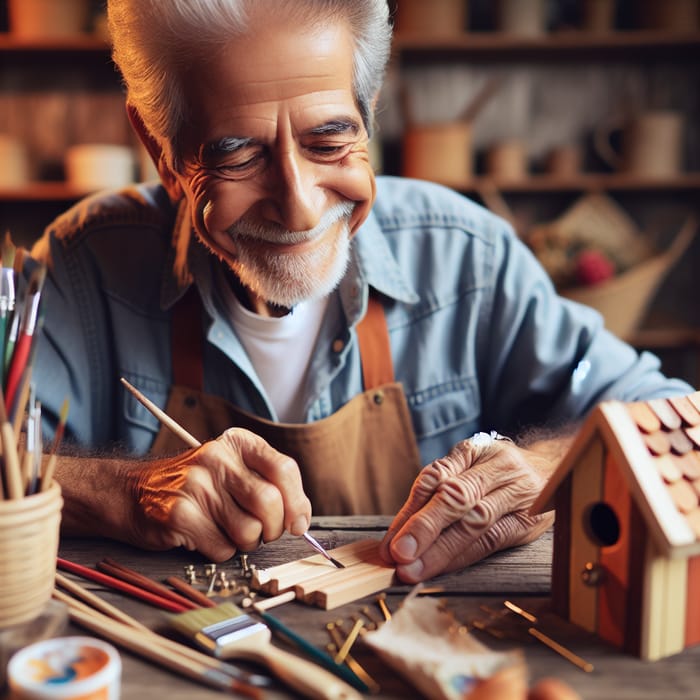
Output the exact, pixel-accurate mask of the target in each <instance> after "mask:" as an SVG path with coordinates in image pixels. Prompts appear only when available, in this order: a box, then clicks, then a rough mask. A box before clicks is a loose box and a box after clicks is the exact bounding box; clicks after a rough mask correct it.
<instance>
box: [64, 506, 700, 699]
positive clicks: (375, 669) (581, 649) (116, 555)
mask: <svg viewBox="0 0 700 700" xmlns="http://www.w3.org/2000/svg"><path fill="white" fill-rule="evenodd" d="M389 522H390V518H384V517H357V516H355V517H343V518H331V517H323V518H314V521H313V524H312V528H311V533H312V534H313V535H314V537H316V538H317V539H318V540H319V542H321V544H323V545H324V547H327V548H330V549H332V548H333V547H337V546H339V545H341V544H345V543H349V542H354V541H356V540H359V539H364V538H368V537H371V538H376V539H381V537H382V535H383V533H384V530H385V528H386V527H387V525H388V524H389ZM551 551H552V538H551V531H550V532H548V533H546V534H545V535H544V536H543V537H542V538H540V539H539V540H538V541H536V542H534V543H532V544H530V545H524V546H522V547H520V548H517V549H512V550H509V551H506V552H501V553H499V554H496V555H494V556H492V557H490V558H489V559H487V560H486V561H483V562H481V563H479V564H476V565H474V566H472V567H469V568H468V569H466V570H464V571H461V572H457V573H455V574H448V575H444V576H440V577H438V578H436V579H434V580H433V581H431V582H430V585H431V586H440V587H442V588H444V592H443V593H441V594H440V595H441V596H442V597H443V598H444V600H445V604H446V605H447V607H448V609H449V610H451V611H452V612H453V614H454V616H455V619H456V620H457V621H459V622H460V623H465V624H467V625H469V626H470V627H472V624H473V623H474V621H477V622H478V621H481V622H484V623H486V624H487V625H490V626H491V627H492V629H494V630H495V631H496V633H497V634H498V635H499V637H500V638H496V637H495V636H493V635H492V634H488V633H486V632H483V631H479V630H476V629H474V630H473V634H475V635H477V636H478V638H479V640H480V641H481V642H483V643H484V644H486V645H487V646H489V647H491V648H494V649H500V650H508V649H513V648H520V649H522V650H523V651H524V653H525V656H526V660H527V663H528V667H529V670H530V677H531V680H532V681H533V682H534V681H536V680H537V679H539V678H542V677H544V676H555V677H557V678H559V679H561V680H564V681H565V682H567V683H569V684H570V685H571V686H572V687H573V688H575V689H576V690H577V691H578V692H579V693H580V695H581V696H582V698H584V699H587V698H595V699H596V700H658V698H661V697H663V698H664V700H677V699H680V698H684V699H685V698H690V697H694V696H695V693H696V691H697V688H698V687H699V686H700V647H696V648H693V649H689V650H686V651H685V652H683V653H682V654H678V655H676V656H673V657H671V658H669V659H665V660H662V661H657V662H654V663H645V662H642V661H639V660H638V659H636V658H634V657H632V656H629V655H627V654H622V653H620V652H618V651H616V650H614V649H613V648H612V647H610V646H609V645H606V644H604V643H601V642H599V641H598V640H596V639H595V638H594V637H592V636H591V635H590V634H588V633H586V632H583V631H581V630H580V629H578V628H577V627H574V626H573V625H570V624H568V623H566V622H564V621H563V620H561V619H560V618H558V617H556V616H555V615H554V614H553V613H551V611H550V609H549V580H550V572H551ZM309 554H312V550H311V548H310V547H309V545H308V544H307V543H306V542H305V541H304V540H302V539H301V538H294V537H289V536H284V537H282V538H281V539H280V540H277V541H276V542H271V543H268V544H265V545H263V547H261V548H260V549H259V550H258V551H256V552H255V553H251V554H249V555H248V560H249V562H250V563H252V564H254V565H255V566H256V567H259V568H264V567H269V566H274V565H277V564H282V563H284V562H288V561H293V560H295V559H299V558H302V557H306V556H309ZM60 556H62V557H64V558H67V559H70V560H71V561H75V562H78V563H81V564H84V565H88V566H95V564H96V563H97V562H98V561H99V560H101V559H103V558H104V557H107V556H109V557H112V558H113V559H114V560H116V561H117V562H119V563H121V564H125V565H127V566H129V567H131V568H133V569H135V570H137V571H139V572H141V573H143V574H146V575H148V576H150V577H152V578H154V579H156V580H161V581H162V580H164V579H165V578H166V577H168V576H171V575H179V576H182V575H183V570H184V567H185V565H187V564H194V565H195V567H196V569H197V570H198V571H201V570H202V569H203V567H204V564H205V563H207V562H206V560H204V559H203V558H202V557H201V556H199V555H198V554H195V553H192V552H187V551H184V550H172V551H169V552H157V553H154V552H144V551H141V550H138V549H135V548H133V547H129V546H127V545H123V544H120V543H117V542H111V541H108V540H88V539H65V540H64V541H63V542H62V543H61V547H60ZM219 568H220V569H221V570H223V571H226V572H227V573H228V574H229V577H231V576H235V575H237V574H240V560H239V558H238V557H234V558H233V559H231V560H230V561H229V562H225V563H223V564H219ZM84 583H85V585H86V586H87V587H89V588H90V590H92V591H94V592H97V593H98V594H99V595H100V596H101V597H103V598H104V599H105V600H108V601H109V602H111V603H113V604H116V605H117V606H118V607H120V608H122V609H123V610H125V611H126V612H128V613H129V614H131V615H133V616H134V617H136V618H138V619H139V620H140V621H141V622H143V623H145V624H147V625H148V626H149V627H152V628H156V629H159V630H165V629H166V628H165V626H164V620H165V618H164V615H165V613H163V612H162V611H159V610H156V609H155V608H151V607H149V606H147V605H145V604H144V603H141V602H138V601H136V600H132V599H128V598H126V597H124V596H123V595H120V594H118V593H116V592H113V591H108V590H105V589H101V588H100V587H99V586H97V585H96V584H90V583H87V582H84ZM410 590H411V586H408V585H398V586H394V587H392V588H390V589H388V590H387V591H386V593H387V598H386V600H387V604H388V607H389V609H390V610H396V609H397V608H398V606H399V605H400V603H401V600H402V599H403V597H404V596H405V595H406V594H407V593H408V592H409V591H410ZM375 599H376V596H374V595H372V596H368V597H367V598H365V599H361V600H358V601H355V602H354V603H351V604H348V605H345V606H342V607H340V608H337V609H336V610H330V611H326V610H321V609H317V608H314V607H310V606H307V605H304V604H302V603H299V602H297V601H294V602H291V603H287V604H285V605H282V606H280V607H278V608H275V609H274V610H272V611H270V612H271V613H273V614H274V615H275V617H277V618H279V619H280V620H281V621H282V622H284V623H285V624H286V625H287V626H289V627H290V628H292V629H293V630H294V631H295V632H297V633H298V634H300V635H302V636H303V637H304V638H305V639H307V640H308V641H309V642H311V643H312V644H314V645H315V646H317V647H318V648H321V649H322V648H324V647H325V645H326V644H327V643H328V641H329V637H328V633H327V631H326V628H325V627H326V624H327V623H328V622H333V621H336V620H344V621H345V623H346V628H347V629H348V630H349V628H350V626H351V625H352V621H353V620H352V617H353V615H357V614H360V613H361V609H362V607H364V606H368V608H369V610H370V612H371V615H372V616H373V617H376V618H377V619H379V618H381V612H380V608H379V606H378V605H377V604H376V600H375ZM221 600H222V601H223V600H224V599H223V598H222V599H221ZM226 600H230V598H228V599H226ZM505 600H511V601H513V602H515V603H516V604H517V605H519V606H521V607H522V608H523V609H525V610H527V611H528V612H532V613H534V614H535V615H537V617H538V623H537V626H538V628H539V629H540V630H541V631H543V632H544V633H545V634H547V635H548V636H549V637H551V638H553V639H555V640H556V641H557V642H559V643H561V644H563V645H565V646H566V647H567V648H569V649H570V650H571V651H573V652H574V653H576V654H578V655H579V656H581V657H582V658H584V659H585V660H586V661H589V662H591V663H592V664H593V665H594V666H595V670H594V671H593V672H592V673H584V672H583V671H581V670H580V669H578V668H576V667H575V666H573V665H572V664H571V663H569V662H568V661H566V660H565V659H563V658H562V657H560V656H559V655H557V654H556V653H554V652H553V651H552V650H551V649H549V648H547V647H546V646H544V645H543V644H541V643H540V642H538V641H537V640H536V639H535V638H533V637H532V636H531V635H529V634H528V632H527V629H528V626H529V625H528V623H526V622H525V621H524V620H523V619H522V618H520V617H518V616H517V615H515V614H513V613H508V614H501V615H497V613H498V612H500V611H501V610H504V607H503V602H504V601H505ZM81 632H82V631H81V630H80V629H79V628H77V627H71V628H70V630H69V633H76V634H77V633H81ZM276 643H277V644H279V645H280V646H282V647H284V648H286V649H288V650H291V647H289V646H288V645H287V644H285V643H284V642H283V641H282V640H277V641H276ZM352 656H353V657H354V658H355V659H356V660H357V661H358V662H359V663H360V664H362V666H364V668H365V669H366V670H367V671H368V672H369V673H370V674H371V675H372V677H373V678H374V679H375V680H376V681H377V682H378V683H379V685H380V686H381V692H380V693H379V694H378V695H375V696H373V697H376V698H380V699H383V698H386V699H389V698H391V699H397V700H398V699H399V698H401V699H402V700H403V699H405V698H418V697H420V696H419V694H418V692H417V691H415V690H414V689H413V688H412V687H410V686H409V685H407V684H406V683H405V682H404V681H403V680H402V679H401V678H400V677H399V676H397V675H396V673H395V672H394V671H392V670H391V669H390V668H388V667H387V666H386V665H384V664H383V663H382V662H381V661H380V660H379V659H378V658H377V657H376V655H375V654H374V653H372V652H371V651H370V650H369V649H367V648H366V647H364V646H363V644H362V641H361V639H360V641H358V642H356V644H355V645H354V646H353V648H352ZM122 661H123V664H124V670H123V677H122V698H123V700H132V699H133V700H141V699H142V698H150V697H160V696H166V695H167V697H168V700H209V699H212V700H213V699H214V698H217V697H221V694H220V693H218V692H216V691H213V690H210V689H208V688H204V687H201V686H198V685H196V684H195V683H193V682H192V681H189V680H185V679H182V678H179V677H177V676H175V675H173V674H172V673H170V672H168V671H165V670H163V669H160V668H158V667H156V666H153V665H151V664H148V663H146V662H144V661H142V660H141V659H139V658H137V657H135V656H133V655H131V654H130V653H128V652H125V651H122ZM266 697H269V698H271V700H281V699H282V698H292V697H296V696H294V695H292V694H289V693H287V692H286V691H285V689H284V688H282V687H277V688H276V689H275V690H274V691H272V692H270V693H269V694H268V695H266Z"/></svg>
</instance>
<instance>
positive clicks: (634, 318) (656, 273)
mask: <svg viewBox="0 0 700 700" xmlns="http://www.w3.org/2000/svg"><path fill="white" fill-rule="evenodd" d="M696 229H697V224H696V221H695V219H694V218H693V217H691V218H690V219H688V220H687V221H686V222H685V224H684V225H683V227H682V228H681V230H680V231H679V232H678V234H677V235H676V237H675V239H674V240H673V243H672V244H671V245H670V246H669V248H668V249H667V250H666V251H664V252H663V253H661V254H659V255H656V256H654V257H652V258H649V259H648V260H645V261H644V262H641V263H639V264H637V265H635V266H634V267H633V268H631V269H629V270H627V271H626V272H623V273H622V274H620V275H618V276H617V277H614V278H612V279H610V280H607V281H606V282H603V283H601V284H597V285H593V286H591V287H576V288H573V289H567V290H564V291H562V293H561V294H562V296H565V297H567V298H568V299H573V300H574V301H578V302H581V303H582V304H586V305H587V306H592V307H593V308H594V309H596V310H598V311H600V313H601V314H602V315H603V317H604V318H605V326H606V328H608V330H610V331H612V332H613V333H614V334H615V335H617V336H619V337H620V338H629V337H631V335H632V334H633V333H634V332H635V331H636V330H638V328H639V325H640V323H641V321H642V320H643V318H644V315H645V314H646V312H647V309H648V308H649V304H650V303H651V301H652V299H653V298H654V294H655V293H656V290H657V289H658V288H659V286H660V285H661V283H662V282H663V281H664V278H665V277H666V275H667V274H668V272H669V271H670V269H671V268H672V267H673V265H674V264H675V263H676V261H677V260H678V259H679V258H680V257H681V255H683V253H684V252H685V251H686V250H687V249H688V247H689V246H690V244H691V242H692V240H693V238H694V237H695V233H696Z"/></svg>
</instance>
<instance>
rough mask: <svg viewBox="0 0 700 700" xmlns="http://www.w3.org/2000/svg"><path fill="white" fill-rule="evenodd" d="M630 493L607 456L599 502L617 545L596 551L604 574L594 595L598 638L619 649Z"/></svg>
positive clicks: (624, 620) (623, 616)
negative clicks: (609, 515) (614, 527)
mask: <svg viewBox="0 0 700 700" xmlns="http://www.w3.org/2000/svg"><path fill="white" fill-rule="evenodd" d="M630 501H631V498H630V491H629V487H628V486H627V483H626V480H625V477H624V475H623V474H622V472H621V470H620V468H619V466H618V465H617V463H616V462H615V459H614V458H613V457H612V455H611V454H610V453H608V454H607V455H606V457H605V475H604V489H603V502H604V503H605V505H606V506H608V507H609V508H611V509H612V510H613V512H614V513H615V515H616V517H617V520H618V525H619V528H620V530H619V537H618V539H617V541H616V542H615V543H614V544H612V545H610V546H606V547H601V549H600V565H601V567H603V570H604V571H605V578H604V580H603V585H602V586H600V589H599V595H598V634H599V635H600V637H602V638H603V639H605V640H607V641H609V642H610V643H611V644H614V645H615V646H616V647H623V646H624V642H625V629H626V627H627V592H628V588H629V570H628V567H629V548H630V546H631V542H632V539H633V537H636V536H638V535H639V533H631V532H630V505H631V503H630Z"/></svg>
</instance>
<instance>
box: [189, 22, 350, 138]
mask: <svg viewBox="0 0 700 700" xmlns="http://www.w3.org/2000/svg"><path fill="white" fill-rule="evenodd" d="M189 73H190V75H189V77H188V80H187V81H186V84H185V91H186V95H187V102H188V104H189V105H190V107H191V109H192V114H191V117H190V120H189V121H190V127H191V128H192V129H193V130H195V131H197V132H198V133H199V134H200V135H202V132H204V133H206V135H207V137H208V138H210V137H213V136H216V135H227V134H226V133H225V132H226V130H227V129H228V128H229V127H230V126H231V122H232V121H236V120H245V121H250V120H253V121H255V120H258V121H261V122H265V121H267V120H274V119H277V118H278V116H279V115H280V114H281V113H285V114H308V113H311V112H313V111H315V110H320V111H321V112H323V113H324V115H325V116H328V117H332V116H333V112H334V111H338V112H339V113H345V114H347V112H348V111H349V110H353V109H356V105H355V102H354V94H353V44H352V37H351V34H350V32H349V30H348V28H347V27H346V26H345V24H343V23H342V22H336V23H327V24H325V25H323V26H320V25H313V26H305V25H304V24H302V23H300V22H297V23H296V25H294V23H292V24H290V22H281V21H276V22H269V23H266V24H264V25H262V26H258V25H255V26H254V27H253V29H252V31H251V32H250V33H249V34H248V35H246V36H244V37H237V38H234V39H232V40H231V41H230V42H228V43H227V44H226V45H224V46H222V47H221V48H220V49H219V50H218V51H217V52H216V53H215V54H212V55H211V56H207V57H205V58H202V59H200V60H199V61H197V62H196V63H194V64H193V65H192V66H191V68H190V71H189ZM319 116H320V115H319ZM219 132H221V133H220V134H219Z"/></svg>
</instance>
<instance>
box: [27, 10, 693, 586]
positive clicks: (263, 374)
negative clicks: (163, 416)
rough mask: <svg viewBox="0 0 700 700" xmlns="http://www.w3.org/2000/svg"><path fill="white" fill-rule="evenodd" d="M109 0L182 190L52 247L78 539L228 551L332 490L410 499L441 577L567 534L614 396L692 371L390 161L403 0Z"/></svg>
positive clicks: (411, 544)
mask: <svg viewBox="0 0 700 700" xmlns="http://www.w3.org/2000/svg"><path fill="white" fill-rule="evenodd" d="M108 9H109V22H110V28H111V32H112V37H113V41H114V57H115V60H116V62H117V64H118V65H119V68H120V70H121V71H122V74H123V76H124V80H125V83H126V88H127V108H128V113H129V117H130V119H131V122H132V124H133V126H134V128H135V130H136V132H137V133H138V135H139V137H140V138H141V140H142V141H143V143H144V144H145V146H146V148H147V149H148V150H149V152H150V154H151V156H152V158H153V160H154V161H155V163H156V164H157V166H158V170H159V173H160V177H161V183H162V184H161V183H159V184H157V185H141V186H138V187H135V188H132V189H130V190H127V191H123V192H119V193H103V194H99V195H96V196H94V197H92V198H89V199H87V200H86V201H84V202H82V203H80V204H78V205H77V207H76V208H74V209H73V210H71V211H69V212H68V213H66V214H65V215H63V216H62V217H61V218H59V219H58V220H57V221H56V222H55V223H54V225H53V226H51V227H50V228H49V230H47V232H46V234H45V235H44V237H43V238H42V239H41V240H40V241H39V242H38V243H37V245H36V246H35V248H34V250H33V251H32V252H33V255H34V257H35V258H37V259H39V260H43V261H45V262H46V263H47V264H48V267H49V277H48V281H47V289H46V308H45V318H46V323H45V329H44V333H43V336H42V339H41V344H40V347H39V353H38V356H37V358H36V361H35V366H36V371H37V377H36V385H37V388H38V393H39V398H40V399H41V401H42V404H43V406H44V407H45V410H46V412H47V413H49V414H51V413H52V412H53V415H54V423H55V420H56V416H57V415H58V413H59V407H60V405H61V403H62V401H63V399H64V397H65V396H68V397H69V398H70V418H69V422H68V425H67V430H66V435H67V436H68V438H69V440H70V441H72V443H73V445H74V447H75V450H74V452H75V454H73V455H72V456H65V457H63V458H62V459H61V460H60V463H59V467H58V474H57V478H58V480H59V481H60V483H61V485H62V488H63V494H64V498H65V500H66V507H65V510H64V529H65V531H66V532H67V533H96V534H104V535H109V536H112V537H117V538H119V539H122V540H125V541H128V542H131V543H134V544H137V545H140V546H143V547H148V548H166V547H171V546H177V545H184V546H186V547H189V548H196V549H198V550H200V551H201V552H202V553H203V554H205V555H206V556H208V557H210V558H211V559H214V560H223V559H226V558H228V557H230V556H231V555H232V554H233V553H234V552H235V551H236V550H237V549H241V550H247V549H251V548H254V547H255V546H257V545H258V543H259V542H260V541H261V540H262V541H269V540H272V539H275V538H277V537H279V536H280V535H281V534H282V532H283V531H285V530H288V531H290V532H291V533H293V534H296V535H301V534H303V533H304V531H305V530H306V528H307V527H308V524H309V518H310V516H311V512H312V511H311V509H312V506H313V509H314V512H316V513H391V514H396V517H395V519H394V521H393V524H392V526H391V528H390V529H389V532H388V533H387V535H386V537H385V539H384V541H383V543H382V552H383V556H384V557H386V559H387V560H388V561H393V562H395V563H396V564H397V571H398V573H399V576H400V577H402V578H403V579H404V580H405V581H418V580H422V579H426V578H429V577H431V576H434V575H436V574H438V573H440V572H443V571H449V570H454V569H457V568H460V567H463V566H466V565H467V564H469V563H471V562H473V561H475V560H477V559H479V558H481V557H483V556H485V555H488V554H489V553H491V552H493V551H495V550H497V549H500V548H503V547H509V546H513V545H517V544H520V543H524V542H528V541H530V540H532V539H534V538H535V537H537V536H538V535H539V534H541V533H542V532H543V530H544V529H546V528H547V526H548V525H549V524H550V523H551V514H549V515H546V516H538V517H532V516H530V515H529V514H528V507H529V506H530V505H531V503H532V502H533V500H534V497H535V496H536V495H537V494H538V493H539V491H540V490H541V488H542V485H543V483H544V481H545V480H546V478H547V477H548V475H549V474H550V472H551V471H552V469H553V468H554V466H555V465H556V463H557V460H558V459H559V458H560V457H561V455H562V452H563V450H564V449H565V448H566V446H567V445H568V443H569V441H570V431H568V432H567V430H566V428H565V426H566V425H569V426H570V425H573V424H575V423H576V421H578V420H580V419H581V417H582V416H584V415H585V414H586V412H587V411H588V410H589V409H590V408H591V407H592V406H593V405H594V404H595V403H596V402H598V401H600V400H602V399H605V398H611V397H617V398H620V399H624V400H633V399H639V398H649V397H651V396H657V395H667V394H671V393H682V392H685V391H688V387H686V386H685V385H683V384H682V383H681V382H674V381H672V380H668V379H666V378H665V377H663V375H661V374H660V373H659V371H658V361H657V360H656V359H655V358H653V357H652V356H650V355H642V356H638V355H637V353H636V352H634V351H633V350H632V349H631V348H630V347H628V346H627V345H625V344H623V343H621V342H620V341H618V340H617V339H616V338H614V337H613V336H611V335H610V334H609V333H607V332H606V331H605V330H604V329H603V328H602V324H601V319H600V317H599V316H598V315H597V314H595V313H594V312H592V311H590V310H588V309H585V308H583V307H580V306H577V305H574V304H572V303H569V302H566V301H564V300H562V299H560V298H558V297H557V296H556V294H555V293H554V291H553V289H552V286H551V284H550V283H549V281H548V279H547V277H546V275H545V274H544V273H543V272H542V270H541V269H540V268H539V267H538V265H537V264H536V263H535V261H534V260H533V258H532V256H530V255H529V253H528V251H527V250H526V249H525V248H524V247H523V246H522V245H521V243H519V241H518V240H517V238H516V237H515V236H514V235H513V232H512V231H511V230H510V229H509V228H508V226H507V225H506V224H505V223H504V222H503V221H501V220H499V219H498V218H496V217H495V216H493V215H491V214H490V213H488V212H487V211H485V210H484V209H482V208H480V207H479V206H477V205H475V204H474V203H472V202H470V201H468V200H467V199H465V198H463V197H461V196H460V195H458V194H456V193H453V192H451V191H449V190H446V189H444V188H441V187H438V186H436V185H432V184H429V183H422V182H417V181H409V180H401V179H398V178H375V176H374V173H373V171H372V167H371V166H370V162H369V157H368V141H369V138H370V131H371V127H372V118H373V107H374V104H375V101H376V97H377V94H378V91H379V89H380V84H381V80H382V76H383V72H384V69H385V64H386V61H387V57H388V54H389V46H390V40H391V32H390V24H389V18H388V11H387V7H386V2H385V0H168V2H163V0H110V2H109V3H108ZM120 377H125V378H126V379H127V380H128V381H129V382H131V383H132V384H134V385H135V386H136V387H137V388H138V389H140V390H141V391H142V392H143V393H144V394H146V395H147V396H148V397H150V398H151V399H152V400H153V401H155V402H156V403H157V404H159V405H160V406H161V407H162V408H163V409H164V410H165V411H166V412H167V413H168V414H169V415H170V416H171V417H172V418H174V419H175V420H176V421H177V422H179V423H180V424H182V425H183V426H184V427H185V428H186V429H187V430H189V431H190V432H191V433H193V434H194V435H195V436H196V437H197V438H198V439H199V440H200V441H202V442H203V444H202V446H201V447H200V448H198V449H189V450H185V447H184V445H183V443H182V442H180V441H179V439H178V438H177V437H175V436H174V435H172V434H171V433H170V432H169V431H168V430H167V429H160V430H159V425H158V423H157V421H156V419H155V418H153V417H152V416H151V415H150V414H149V413H148V412H147V411H146V410H145V409H144V408H143V407H142V406H141V405H140V404H139V403H138V402H137V401H136V400H135V399H133V398H132V396H131V395H130V394H129V393H127V392H126V391H125V389H124V388H123V387H122V385H121V384H120V381H119V379H120ZM232 426H233V427H232ZM49 427H52V426H49ZM53 427H55V425H54V426H53ZM543 428H549V429H552V430H553V431H557V430H558V431H560V432H559V433H558V434H557V433H556V432H552V433H550V434H549V435H548V436H547V437H544V433H543V432H542V429H543ZM534 429H537V430H538V431H539V432H537V431H535V432H533V430H534ZM496 431H498V432H496ZM528 431H530V432H529V435H530V437H529V439H528V438H523V435H526V434H527V433H528ZM500 433H503V434H505V435H509V436H512V437H513V438H514V440H515V442H514V441H512V440H509V439H502V436H501V435H500ZM475 434H477V435H476V436H475V437H471V436H473V435H475ZM217 436H218V437H217ZM80 448H87V449H88V450H90V452H89V453H86V452H83V451H81V449H80ZM136 457H139V459H136ZM421 465H427V466H425V467H424V468H423V469H422V470H421Z"/></svg>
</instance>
